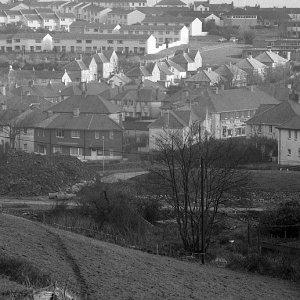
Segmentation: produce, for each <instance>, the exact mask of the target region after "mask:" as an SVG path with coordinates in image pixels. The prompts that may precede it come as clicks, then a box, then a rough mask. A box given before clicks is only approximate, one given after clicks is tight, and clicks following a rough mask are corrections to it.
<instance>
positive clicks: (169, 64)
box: [164, 59, 186, 72]
mask: <svg viewBox="0 0 300 300" xmlns="http://www.w3.org/2000/svg"><path fill="white" fill-rule="evenodd" d="M164 62H165V63H166V64H167V65H168V66H169V67H173V68H174V69H175V70H177V71H178V72H186V70H185V68H183V67H182V66H180V65H178V64H176V63H175V62H174V61H172V60H170V59H168V60H164Z"/></svg>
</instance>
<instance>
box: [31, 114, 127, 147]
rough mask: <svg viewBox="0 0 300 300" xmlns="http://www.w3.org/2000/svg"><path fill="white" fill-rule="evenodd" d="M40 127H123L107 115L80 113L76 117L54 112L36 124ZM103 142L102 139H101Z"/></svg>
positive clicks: (119, 129)
mask: <svg viewBox="0 0 300 300" xmlns="http://www.w3.org/2000/svg"><path fill="white" fill-rule="evenodd" d="M35 127H38V128H53V129H55V128H59V129H67V130H68V129H69V130H117V131H122V127H121V126H120V125H119V124H118V123H116V122H115V121H114V120H112V119H111V118H109V117H108V116H107V115H99V114H81V113H80V114H79V116H78V117H74V116H73V114H72V113H69V114H59V113H56V114H53V116H51V117H49V118H47V119H45V120H44V121H42V122H40V123H38V124H36V125H35ZM101 142H102V141H101Z"/></svg>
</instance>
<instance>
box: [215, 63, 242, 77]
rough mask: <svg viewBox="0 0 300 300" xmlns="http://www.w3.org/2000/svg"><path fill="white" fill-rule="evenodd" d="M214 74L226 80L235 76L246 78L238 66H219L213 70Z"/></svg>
mask: <svg viewBox="0 0 300 300" xmlns="http://www.w3.org/2000/svg"><path fill="white" fill-rule="evenodd" d="M215 72H216V73H218V74H219V75H220V76H222V77H224V78H227V79H228V78H230V79H232V78H233V77H234V76H236V75H239V76H247V72H245V71H244V70H242V69H240V68H239V67H238V66H236V65H233V64H229V65H228V64H224V65H221V66H220V67H219V68H217V69H216V70H215Z"/></svg>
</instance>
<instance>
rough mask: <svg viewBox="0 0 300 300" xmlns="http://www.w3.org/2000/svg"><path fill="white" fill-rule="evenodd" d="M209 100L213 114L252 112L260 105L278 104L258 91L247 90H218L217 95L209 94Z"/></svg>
mask: <svg viewBox="0 0 300 300" xmlns="http://www.w3.org/2000/svg"><path fill="white" fill-rule="evenodd" d="M209 98H210V101H211V103H212V105H213V107H214V111H215V112H230V111H240V110H254V109H257V108H258V107H259V105H261V104H278V103H279V101H278V100H276V99H275V98H273V97H271V96H269V95H268V94H266V93H264V92H262V91H260V90H254V91H251V90H249V89H247V88H240V89H231V90H219V92H218V94H215V93H210V95H209ZM199 102H201V97H199Z"/></svg>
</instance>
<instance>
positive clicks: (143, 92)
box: [113, 87, 166, 102]
mask: <svg viewBox="0 0 300 300" xmlns="http://www.w3.org/2000/svg"><path fill="white" fill-rule="evenodd" d="M133 99H134V100H136V101H137V102H162V101H165V99H166V95H165V94H164V93H163V92H162V91H161V90H159V89H154V88H150V87H142V88H140V89H127V90H125V91H123V92H121V93H119V94H117V95H115V96H114V97H113V100H133Z"/></svg>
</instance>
